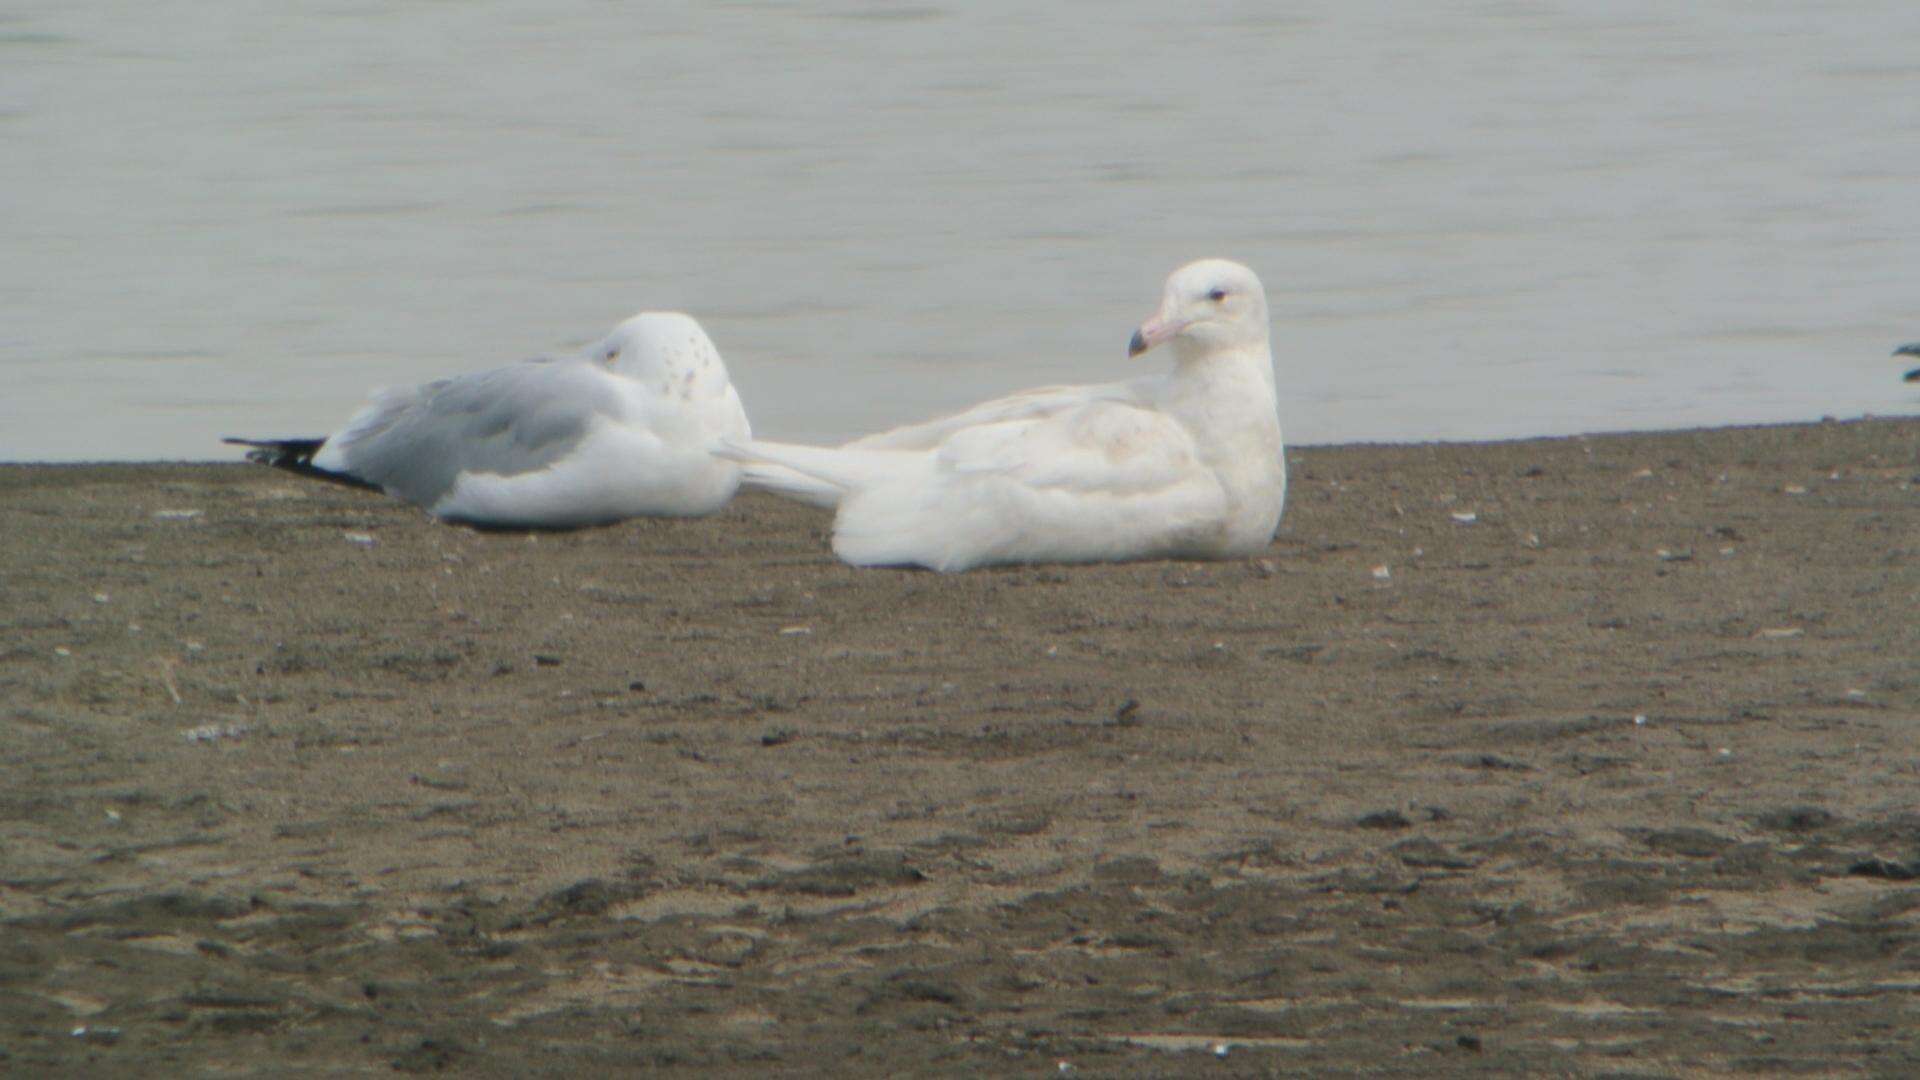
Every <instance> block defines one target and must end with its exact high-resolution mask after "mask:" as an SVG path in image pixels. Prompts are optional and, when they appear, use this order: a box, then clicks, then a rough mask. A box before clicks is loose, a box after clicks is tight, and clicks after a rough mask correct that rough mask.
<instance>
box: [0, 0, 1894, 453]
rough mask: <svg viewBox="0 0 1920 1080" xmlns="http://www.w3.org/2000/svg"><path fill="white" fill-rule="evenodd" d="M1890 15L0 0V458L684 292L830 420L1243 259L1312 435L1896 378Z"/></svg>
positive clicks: (291, 411) (1448, 425)
mask: <svg viewBox="0 0 1920 1080" xmlns="http://www.w3.org/2000/svg"><path fill="white" fill-rule="evenodd" d="M1915 41H1920V5H1914V4H1912V3H1910V2H1904V0H1843V2H1837V3H1833V4H1828V5H1820V6H1815V5H1806V4H1789V3H1751V2H1749V3H1737V4H1736V3H1731V2H1709V3H1702V4H1696V5H1685V6H1681V5H1671V4H1652V3H1644V4H1642V3H1615V4H1607V5H1596V4H1584V3H1581V4H1574V3H1511V2H1498V3H1480V4H1449V5H1429V4H1414V3H1405V2H1402V3H1371V4H1369V3H1352V2H1345V3H1337V4H1336V3H1330V2H1317V3H1299V4H1292V5H1285V6H1280V5H1271V4H1262V3H1247V4H1213V5H1197V6H1192V7H1191V10H1175V9H1173V8H1169V7H1168V6H1167V5H1165V4H1144V3H1097V4H1096V3H1086V4H1061V5H1032V4H1014V3H1008V2H1005V0H988V2H975V3H967V4H959V3H927V4H921V5H914V6H908V5H894V4H860V3H847V4H820V3H772V2H762V3H739V4H686V5H651V4H650V5H615V4H605V3H586V2H578V0H574V2H563V3H544V2H543V3H530V2H491V3H461V4H447V3H439V2H428V0H415V2H409V3H380V4H375V3H335V4H330V5H329V4H312V5H300V6H299V7H298V8H297V9H296V8H295V7H293V6H289V5H259V4H246V3H236V2H233V0H203V2H200V3H195V4H178V3H159V4H152V3H148V4H134V3H114V2H95V3H90V4H85V5H76V4H67V3H62V4H54V3H49V2H39V0H27V2H16V3H15V4H13V5H11V6H10V7H9V8H8V11H7V13H6V14H0V146H4V148H5V152H4V153H0V252H3V254H0V387H3V388H4V392H0V459H5V460H20V459H54V460H60V459H82V458H119V459H146V458H218V457H226V456H230V455H229V454H228V452H227V450H226V448H223V447H220V446H219V445H218V442H217V438H218V436H220V435H222V434H229V433H240V434H317V433H322V432H324V431H326V430H328V429H330V428H331V427H333V426H335V425H337V424H338V423H339V422H340V421H341V420H343V419H344V418H345V417H346V416H347V414H348V413H350V412H351V411H352V409H353V408H354V407H355V406H356V405H357V404H358V402H359V401H360V400H361V399H362V397H363V396H364V393H365V391H366V390H367V389H369V388H370V387H373V386H376V385H382V384H388V383H398V382H407V381H417V380H421V379H425V378H429V377H433V376H436V375H440V374H445V373H449V372H455V371H460V370H468V369H474V368H479V367H485V366H491V365H495V364H499V363H504V362H508V361H511V360H514V359H518V358H520V357H523V356H528V355H533V354H537V353H540V352H545V351H552V350H555V349H561V348H567V347H572V346H577V345H580V344H583V343H585V342H587V341H589V340H591V339H593V338H596V337H598V336H599V335H600V334H602V333H603V332H605V330H606V329H608V328H610V327H611V326H612V325H613V324H614V323H615V322H617V321H619V319H621V318H622V317H624V316H625V315H627V314H629V313H630V312H632V311H634V310H638V309H640V308H643V307H678V308H682V309H685V310H687V311H690V312H693V313H694V314H696V315H697V316H698V317H699V318H700V319H701V320H702V321H703V322H704V323H705V324H706V325H707V327H708V329H709V330H710V332H711V333H712V335H713V337H714V339H715V340H716V341H717V342H718V343H719V345H720V347H721V349H722V351H723V352H724V353H725V354H726V356H727V358H728V362H729V364H730V366H731V367H732V368H733V371H734V376H735V380H736V382H737V383H738V384H739V385H740V387H741V391H742V394H743V395H744V397H745V398H746V401H747V406H748V409H749V411H750V412H751V414H752V415H753V417H754V420H755V424H756V429H757V430H758V431H759V432H761V433H763V434H767V435H773V436H780V437H792V438H807V439H824V438H832V437H837V436H844V435H851V434H855V433H859V432H862V431H865V430H870V429H873V428H876V427H879V426H883V425H886V424H889V423H892V422H895V421H898V420H903V419H909V418H913V417H916V416H920V415H923V414H927V413H931V412H934V411H938V410H941V409H945V408H950V407H954V406H958V405H962V404H965V403H967V402H969V401H972V400H975V399H978V398H980V397H982V396H984V395H988V394H992V393H996V392H1001V391H1004V390H1008V389H1013V388H1017V387H1021V386H1026V385H1032V384H1035V383H1038V382H1053V381H1078V380H1100V379H1108V378H1114V377H1119V376H1121V375H1124V374H1127V373H1130V372H1133V371H1135V370H1139V366H1140V365H1141V364H1142V363H1153V364H1157V363H1162V362H1164V360H1163V359H1162V358H1161V357H1159V356H1158V355H1157V354H1150V355H1149V356H1148V357H1146V358H1144V360H1142V361H1128V360H1127V358H1126V354H1125V353H1126V341H1127V337H1128V335H1129V334H1130V333H1131V332H1132V329H1133V327H1134V325H1135V324H1136V323H1138V322H1139V321H1140V320H1141V319H1142V318H1144V317H1145V316H1146V315H1147V314H1148V313H1149V311H1150V310H1151V308H1152V307H1153V305H1154V303H1155V301H1156V299H1157V294H1158V290H1159V286H1160V282H1161V279H1162V278H1163V277H1164V276H1165V274H1166V273H1167V272H1168V271H1169V270H1171V269H1172V268H1173V267H1174V266H1175V265H1177V264H1178V263H1180V262H1183V261H1185V260H1187V259H1190V258H1193V257H1197V256H1203V255H1226V256H1231V257H1234V258H1238V259H1241V260H1243V261H1246V262H1248V263H1250V264H1251V265H1253V266H1254V267H1255V268H1256V269H1257V270H1259V271H1260V273H1261V275H1262V276H1263V278H1264V279H1265V280H1266V282H1267V284H1268V288H1269V292H1270V295H1271V301H1272V307H1273V313H1274V329H1275V346H1276V348H1275V351H1276V356H1277V359H1278V366H1279V369H1280V376H1281V382H1282V392H1283V401H1282V405H1281V409H1282V418H1283V421H1284V423H1285V425H1286V429H1287V432H1288V435H1289V438H1290V439H1292V440H1294V441H1298V442H1334V441H1352V440H1409V439H1427V438H1492V437H1507V436H1520V435H1529V434H1544V433H1567V432H1575V431H1590V430H1612V429H1622V428H1652V427H1673V426H1683V425H1694V424H1717V423H1729V422H1744V421H1765V420H1797V419H1811V418H1815V417H1819V416H1822V415H1829V414H1831V415H1842V416H1845V415H1858V414H1860V413H1863V412H1876V413H1899V412H1914V411H1920V391H1916V389H1915V388H1914V387H1912V386H1910V385H1903V384H1901V383H1900V382H1899V373H1900V371H1901V370H1903V369H1902V368H1901V367H1900V365H1899V364H1897V363H1896V362H1894V361H1892V360H1890V359H1889V358H1888V356H1887V354H1888V352H1889V351H1890V350H1891V348H1892V347H1893V346H1894V345H1896V344H1898V343H1900V342H1902V341H1907V340H1912V339H1916V338H1920V271H1917V270H1916V260H1915V254H1914V253H1915V251H1916V243H1915V239H1916V230H1917V229H1920V186H1917V185H1920V65H1917V64H1915V63H1914V62H1913V56H1912V45H1913V42H1915Z"/></svg>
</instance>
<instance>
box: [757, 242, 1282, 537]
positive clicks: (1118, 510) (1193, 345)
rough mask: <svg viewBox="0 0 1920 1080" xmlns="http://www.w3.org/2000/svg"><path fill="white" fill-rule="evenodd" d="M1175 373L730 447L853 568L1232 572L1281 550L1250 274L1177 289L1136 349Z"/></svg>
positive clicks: (1173, 286) (1275, 462) (1274, 457)
mask: <svg viewBox="0 0 1920 1080" xmlns="http://www.w3.org/2000/svg"><path fill="white" fill-rule="evenodd" d="M1162 343H1170V344H1171V346H1172V349H1173V353H1174V367H1173V370H1172V371H1171V372H1167V373H1165V374H1159V375H1150V376H1145V377H1142V378H1137V379H1132V380H1129V381H1127V382H1120V383H1109V384H1102V385H1097V386H1055V387H1046V388H1042V389H1037V390H1029V391H1026V392H1024V393H1019V394H1014V395H1012V396H1009V397H1005V398H1000V399H998V400H995V401H989V402H986V403H985V404H981V405H976V406H974V407H973V408H971V409H968V410H966V411H964V412H960V413H957V414H954V415H952V416H948V417H944V418H941V419H937V420H931V421H928V422H926V423H923V424H916V425H911V426H907V427H901V428H895V429H893V430H891V431H887V432H882V433H880V434H878V435H871V436H868V437H866V438H863V439H857V440H854V441H853V442H850V443H847V444H845V445H843V446H839V447H813V446H799V445H794V444H788V443H775V442H765V441H759V442H747V441H742V440H737V439H736V440H728V441H726V442H724V443H723V450H722V453H723V454H725V455H727V456H730V457H733V458H735V459H736V460H739V461H742V462H745V463H747V470H746V483H747V484H748V485H749V486H755V487H761V488H765V489H767V490H770V491H774V492H777V493H779V494H783V495H786V496H789V497H791V498H796V499H800V500H802V501H805V502H810V503H814V504H816V505H821V506H830V507H834V508H836V513H835V518H834V533H833V550H834V553H835V554H837V555H838V556H839V557H840V558H841V559H843V560H845V561H846V562H848V563H851V564H853V565H855V566H904V565H915V566H924V567H928V568H930V569H934V570H967V569H971V568H973V567H978V566H988V565H994V564H1001V563H1034V562H1104V561H1115V560H1123V559H1147V558H1224V557H1230V556H1234V555H1244V554H1249V553H1252V552H1256V551H1259V550H1260V549H1262V548H1264V547H1266V546H1267V544H1268V543H1269V542H1270V541H1271V540H1272V538H1273V533H1274V529H1275V528H1276V527H1277V526H1278V524H1279V521H1280V511H1281V506H1282V504H1283V503H1284V501H1285V498H1286V465H1285V461H1284V457H1283V450H1282V445H1281V439H1280V420H1279V415H1278V411H1277V405H1276V401H1275V396H1274V377H1273V357H1272V354H1271V352H1270V351H1269V348H1268V342H1267V304H1266V294H1265V291H1264V290H1263V289H1262V287H1261V285H1260V279H1259V278H1258V277H1256V276H1255V275H1254V273H1253V271H1251V270H1249V269H1247V268H1246V267H1244V266H1241V265H1240V264H1238V263H1233V262H1228V261H1226V260H1222V259H1207V260H1202V261H1200V262H1196V263H1191V264H1189V265H1187V266H1184V267H1182V268H1180V269H1179V270H1177V271H1175V272H1174V273H1173V275H1172V276H1171V277H1169V278H1168V279H1167V284H1166V289H1165V291H1164V293H1163V295H1162V298H1161V302H1160V308H1159V310H1158V311H1157V312H1156V313H1155V315H1154V316H1153V318H1152V319H1150V320H1148V321H1147V322H1146V323H1145V324H1143V325H1142V326H1141V327H1140V330H1139V332H1138V333H1136V334H1135V335H1134V339H1133V344H1132V352H1133V354H1134V355H1139V354H1140V353H1142V352H1145V351H1147V350H1148V349H1151V348H1153V347H1155V346H1157V345H1160V344H1162Z"/></svg>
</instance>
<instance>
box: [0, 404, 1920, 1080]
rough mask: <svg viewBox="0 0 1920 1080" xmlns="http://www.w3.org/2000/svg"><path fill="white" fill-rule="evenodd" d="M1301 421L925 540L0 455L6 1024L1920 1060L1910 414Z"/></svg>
mask: <svg viewBox="0 0 1920 1080" xmlns="http://www.w3.org/2000/svg"><path fill="white" fill-rule="evenodd" d="M1292 478H1293V486H1292V489H1291V492H1290V496H1289V505H1288V509H1287V514H1286V519H1285V522H1284V524H1283V527H1282V531H1281V535H1280V537H1279V538H1278V539H1277V540H1276V541H1275V543H1274V544H1273V546H1272V548H1271V549H1270V550H1269V551H1268V553H1267V554H1266V555H1265V556H1264V557H1262V558H1259V559H1254V560H1243V561H1236V562H1226V563H1210V564H1195V563H1141V564H1133V565H1125V566H1100V567H1078V568H1067V567H1037V568H1020V569H1011V570H999V571H985V572H976V573H972V574H967V575H962V576H954V577H944V576H938V575H934V574H928V573H921V572H907V571H854V570H851V569H849V568H846V567H843V566H841V565H839V564H837V563H836V562H834V561H833V560H832V558H831V557H830V556H829V555H828V553H827V551H826V545H825V538H826V533H827V527H828V519H827V517H826V515H824V514H822V513H820V512H817V511H813V510H810V509H807V508H803V507H795V506H791V505H787V504H784V503H780V502H777V501H775V500H772V499H768V498H764V497H748V498H744V499H742V500H740V501H739V502H737V503H736V504H735V505H734V506H733V507H732V508H731V509H730V510H728V511H727V512H725V513H723V514H722V515H720V516H718V517H715V518H712V519H708V520H703V521H692V522H686V521H679V522H673V521H641V522H633V523H629V524H625V525H620V526H616V527H612V528H606V529H596V530H588V531H582V532H575V533H562V534H540V535H527V534H515V533H479V532H474V531H472V530H469V529H464V528H455V527H447V526H443V525H436V524H433V523H431V522H429V521H427V520H425V519H424V518H423V517H422V516H421V515H420V514H419V513H418V512H416V511H414V510H412V509H410V508H408V507H406V506H404V505H401V504H398V503H395V502H392V501H390V500H385V499H383V498H380V497H378V496H375V495H370V494H367V493H364V492H359V491H353V490H348V489H344V488H336V487H333V486H329V485H324V484H317V483H313V482H307V481H302V480H300V479H298V478H294V477H288V476H283V475H280V474H276V473H273V472H271V471H269V470H265V469H262V468H259V467H255V466H248V465H243V464H235V465H231V466H227V465H183V466H175V465H112V466H12V467H4V468H0V505H4V506H5V508H6V521H7V526H6V528H5V530H4V534H3V537H0V544H4V552H5V554H4V556H3V557H0V588H3V589H4V606H3V608H0V626H4V634H0V687H3V688H4V706H3V708H4V714H3V715H4V719H0V753H3V754H4V760H5V762H6V765H5V774H4V775H5V780H6V782H5V785H4V791H3V795H0V808H3V809H0V923H4V933H3V934H0V1072H8V1073H14V1074H33V1075H58V1074H65V1075H79V1074H87V1075H133V1074H145V1075H161V1074H182V1073H195V1074H209V1073H229V1072H232V1073H249V1072H275V1073H279V1072H300V1073H327V1074H332V1073H359V1072H374V1073H383V1074H384V1073H388V1072H391V1071H392V1070H394V1069H396V1068H397V1069H400V1070H403V1071H430V1070H437V1069H446V1070H450V1071H454V1072H458V1073H461V1074H466V1075H507V1074H517V1075H543V1074H544V1075H551V1074H563V1073H565V1074H575V1075H583V1074H589V1073H591V1072H596V1071H601V1070H606V1069H616V1068H634V1067H646V1068H650V1069H659V1070H663V1071H669V1072H678V1073H681V1074H685V1075H708V1074H713V1073H723V1074H725V1073H735V1074H738V1073H785V1074H804V1073H812V1072H818V1071H823V1070H827V1069H831V1070H834V1071H836V1072H840V1073H844V1074H851V1075H882V1074H902V1073H917V1074H924V1073H935V1074H949V1075H1022V1076H1040V1075H1048V1076H1051V1075H1057V1074H1058V1072H1059V1063H1060V1062H1066V1063H1068V1064H1069V1065H1070V1066H1071V1067H1072V1068H1073V1069H1074V1070H1075V1071H1078V1072H1080V1073H1083V1074H1085V1075H1182V1074H1204V1075H1220V1076H1232V1075H1268V1074H1273V1073H1282V1074H1288V1073H1298V1074H1318V1075H1325V1074H1343V1073H1353V1072H1359V1071H1367V1072H1369V1073H1373V1074H1386V1075H1408V1076H1414V1075H1419V1076H1428V1075H1466V1074H1479V1073H1484V1072H1495V1073H1506V1074H1537V1073H1543V1072H1544V1073H1552V1074H1573V1075H1603V1074H1613V1075H1674V1074H1691V1075H1706V1074H1716V1073H1732V1072H1761V1073H1773V1074H1805V1075H1818V1076H1835V1075H1838V1076H1848V1075H1885V1076H1894V1075H1910V1074H1912V1073H1914V1072H1916V1071H1920V1019H1917V1018H1920V880H1917V879H1920V618H1916V613H1920V420H1916V419H1905V420H1870V421H1864V422H1858V423H1844V424H1839V423H1828V424H1816V425H1805V426H1788V427H1767V428H1748V429H1729V430H1713V431H1700V432H1682V433H1672V434H1657V435H1627V436H1602V437H1591V438H1580V439H1559V440H1539V441H1527V442H1515V443H1500V444H1483V445H1426V446H1392V447H1385V446H1381V447H1374V446H1355V447H1335V448H1304V449H1300V450H1297V451H1296V452H1295V453H1294V457H1293V468H1292ZM1216 1047H1225V1052H1224V1057H1221V1056H1217V1055H1216V1053H1215V1048H1216Z"/></svg>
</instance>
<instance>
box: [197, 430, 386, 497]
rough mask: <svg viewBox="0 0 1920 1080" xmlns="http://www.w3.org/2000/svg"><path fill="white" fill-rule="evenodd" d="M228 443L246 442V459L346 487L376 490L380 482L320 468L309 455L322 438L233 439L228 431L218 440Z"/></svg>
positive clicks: (318, 449)
mask: <svg viewBox="0 0 1920 1080" xmlns="http://www.w3.org/2000/svg"><path fill="white" fill-rule="evenodd" d="M220 441H221V442H223V443H226V444H228V445H229V446H247V447H252V449H250V450H248V451H247V460H248V461H252V462H256V463H258V464H261V465H268V466H271V467H273V468H276V469H285V470H286V471H287V472H290V473H297V474H299V475H301V476H311V477H313V478H315V479H317V480H330V481H332V482H333V483H336V484H345V485H347V486H348V487H357V488H365V489H366V490H368V491H379V490H380V485H378V484H369V483H367V482H366V481H365V480H362V479H360V478H359V477H357V476H348V475H347V474H346V473H337V472H334V471H332V470H331V469H323V468H321V467H319V466H318V465H315V464H314V463H313V455H315V454H317V453H319V452H320V448H321V447H322V446H324V445H326V441H327V440H325V439H237V438H234V437H233V436H231V435H229V436H227V437H226V438H223V439H221V440H220Z"/></svg>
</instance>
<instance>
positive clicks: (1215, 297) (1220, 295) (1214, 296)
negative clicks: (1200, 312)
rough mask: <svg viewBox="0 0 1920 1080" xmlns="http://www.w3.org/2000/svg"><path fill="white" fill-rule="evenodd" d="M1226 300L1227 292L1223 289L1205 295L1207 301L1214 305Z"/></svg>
mask: <svg viewBox="0 0 1920 1080" xmlns="http://www.w3.org/2000/svg"><path fill="white" fill-rule="evenodd" d="M1226 298H1227V290H1225V289H1215V290H1213V291H1212V292H1210V293H1208V294H1207V299H1209V300H1211V301H1213V302H1214V303H1216V304H1217V303H1219V302H1220V301H1222V300H1225V299H1226Z"/></svg>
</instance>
